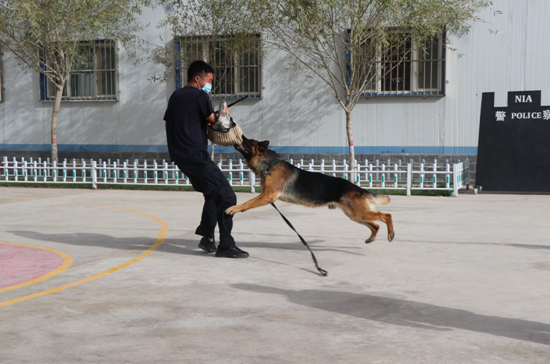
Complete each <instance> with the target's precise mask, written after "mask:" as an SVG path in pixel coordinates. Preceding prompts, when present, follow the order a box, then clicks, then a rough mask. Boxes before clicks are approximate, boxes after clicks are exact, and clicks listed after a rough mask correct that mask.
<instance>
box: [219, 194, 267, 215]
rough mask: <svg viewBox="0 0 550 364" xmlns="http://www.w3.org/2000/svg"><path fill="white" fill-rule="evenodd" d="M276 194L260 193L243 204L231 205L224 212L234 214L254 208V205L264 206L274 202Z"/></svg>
mask: <svg viewBox="0 0 550 364" xmlns="http://www.w3.org/2000/svg"><path fill="white" fill-rule="evenodd" d="M276 199H277V196H275V195H274V194H271V193H262V194H260V195H259V196H258V197H255V198H253V199H252V200H248V201H246V202H245V203H243V204H240V205H235V206H231V207H230V208H228V209H227V210H225V213H226V214H228V215H235V214H236V213H237V212H245V211H246V210H250V209H254V208H256V207H260V206H265V205H267V204H269V203H272V202H275V200H276Z"/></svg>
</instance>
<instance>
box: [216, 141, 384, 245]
mask: <svg viewBox="0 0 550 364" xmlns="http://www.w3.org/2000/svg"><path fill="white" fill-rule="evenodd" d="M268 146H269V141H263V142H258V141H257V140H253V139H247V138H246V137H245V136H244V135H243V144H242V145H241V146H235V149H237V150H238V151H239V152H240V153H241V154H242V155H243V156H244V158H245V159H246V163H247V165H248V167H250V169H251V170H252V172H254V173H255V174H256V175H259V176H261V184H260V186H261V189H262V193H261V194H260V195H259V196H258V197H256V198H253V199H251V200H249V201H247V202H245V203H243V204H241V205H236V206H231V207H230V208H228V209H227V210H225V213H226V214H229V215H234V214H236V213H237V212H244V211H246V210H250V209H253V208H256V207H260V206H264V205H267V204H269V203H273V202H275V200H277V199H280V200H282V201H285V202H290V203H295V204H298V205H304V206H308V207H320V206H328V208H329V209H334V208H336V207H339V208H340V209H342V211H344V213H345V214H346V216H347V217H349V218H350V219H351V220H353V221H355V222H357V223H359V224H362V225H365V226H366V227H368V228H369V229H370V231H371V235H370V237H369V238H368V239H367V240H365V243H367V244H368V243H370V242H372V241H374V239H375V238H376V234H377V233H378V229H379V228H380V227H379V226H378V225H377V224H375V223H374V222H373V221H382V222H384V223H385V224H386V226H387V227H388V241H392V240H393V238H394V236H395V233H394V232H393V222H392V218H391V215H390V214H383V213H381V212H377V211H376V209H375V207H374V206H373V204H387V203H389V202H390V199H389V197H387V196H384V195H380V194H376V193H371V192H369V191H367V190H364V189H362V188H361V187H358V186H356V185H354V184H353V183H351V182H349V181H347V180H345V179H343V178H336V177H331V176H327V175H325V174H322V173H314V172H307V171H304V170H301V169H299V168H296V167H294V166H293V165H291V164H290V163H287V162H286V161H284V160H282V159H281V157H280V156H279V155H278V154H277V153H275V152H274V151H272V150H270V149H268Z"/></svg>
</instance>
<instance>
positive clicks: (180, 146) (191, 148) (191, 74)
mask: <svg viewBox="0 0 550 364" xmlns="http://www.w3.org/2000/svg"><path fill="white" fill-rule="evenodd" d="M213 80H214V68H212V66H210V65H209V64H208V63H206V62H203V61H195V62H193V63H191V64H190V65H189V68H188V70H187V84H186V85H185V86H184V87H183V88H181V89H179V90H176V91H174V93H173V94H172V96H171V97H170V100H169V101H168V108H167V109H166V114H165V115H164V120H165V121H166V139H167V143H168V152H169V153H170V159H171V160H172V161H174V162H175V163H176V165H177V166H178V168H179V169H180V170H181V171H182V172H183V173H184V174H185V175H186V176H187V177H189V180H190V181H191V184H192V185H193V188H194V189H195V190H196V191H199V192H202V194H203V195H204V207H203V210H202V218H201V223H200V225H199V227H198V228H197V230H196V231H195V234H197V235H201V236H202V237H203V238H202V239H201V241H200V243H199V248H201V249H203V250H204V251H206V252H208V253H212V252H214V251H215V252H216V256H217V257H226V258H247V257H248V253H247V252H245V251H243V250H241V249H239V248H238V247H237V246H236V245H235V240H234V239H233V236H231V229H232V228H233V216H231V215H227V214H225V210H226V209H227V208H229V207H230V206H234V205H235V204H236V203H237V196H235V192H233V189H232V188H231V186H230V185H229V183H228V182H227V179H226V178H225V176H224V175H223V173H222V172H221V170H220V169H219V168H218V166H217V165H216V164H215V163H214V162H213V161H212V160H211V159H210V155H209V154H208V151H207V147H208V142H207V139H206V128H207V126H208V125H209V124H213V123H215V122H216V120H217V116H216V114H215V113H214V109H213V108H212V103H211V102H210V98H209V97H208V92H210V90H211V89H212V81H213ZM216 224H218V228H219V231H220V243H219V245H218V247H217V249H216V243H215V241H214V229H215V227H216Z"/></svg>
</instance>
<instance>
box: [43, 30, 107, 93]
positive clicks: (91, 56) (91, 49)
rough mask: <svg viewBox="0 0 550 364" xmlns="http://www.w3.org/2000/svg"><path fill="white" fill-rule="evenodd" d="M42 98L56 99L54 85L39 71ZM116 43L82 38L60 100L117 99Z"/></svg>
mask: <svg viewBox="0 0 550 364" xmlns="http://www.w3.org/2000/svg"><path fill="white" fill-rule="evenodd" d="M40 87H41V90H40V96H41V99H42V101H53V100H54V99H55V92H56V86H55V84H53V83H52V82H51V81H50V79H49V78H48V77H46V76H45V75H43V74H41V75H40ZM117 91H118V85H117V54H116V43H115V42H114V41H110V40H98V41H95V42H93V43H91V42H83V43H82V45H81V47H80V49H79V54H78V56H77V57H76V59H75V60H74V62H73V65H72V67H71V74H70V76H69V79H68V80H67V82H66V84H65V87H64V89H63V98H62V101H116V100H117V93H118V92H117Z"/></svg>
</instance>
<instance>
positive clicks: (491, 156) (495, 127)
mask: <svg viewBox="0 0 550 364" xmlns="http://www.w3.org/2000/svg"><path fill="white" fill-rule="evenodd" d="M540 100H541V91H514V92H508V107H495V94H494V93H493V92H491V93H484V94H483V96H482V99H481V119H480V125H479V144H478V152H477V170H476V185H478V186H482V187H483V191H515V192H519V191H525V192H550V106H541V104H540V103H541V101H540Z"/></svg>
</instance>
